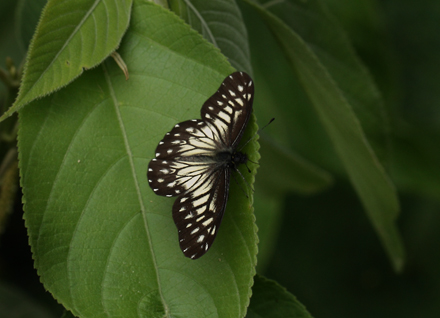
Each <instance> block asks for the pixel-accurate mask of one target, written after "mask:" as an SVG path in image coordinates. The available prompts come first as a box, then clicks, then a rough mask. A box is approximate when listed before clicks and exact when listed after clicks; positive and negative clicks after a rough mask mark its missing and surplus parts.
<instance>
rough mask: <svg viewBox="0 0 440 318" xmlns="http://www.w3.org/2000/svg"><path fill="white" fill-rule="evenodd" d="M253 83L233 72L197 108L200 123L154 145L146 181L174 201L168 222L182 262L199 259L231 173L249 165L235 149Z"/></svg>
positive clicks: (249, 106)
mask: <svg viewBox="0 0 440 318" xmlns="http://www.w3.org/2000/svg"><path fill="white" fill-rule="evenodd" d="M253 95H254V87H253V82H252V79H251V78H250V77H249V75H247V74H246V73H243V72H236V73H233V74H231V75H229V76H228V77H226V79H225V80H224V81H223V83H222V84H221V86H220V88H219V89H218V91H217V92H216V93H214V95H212V96H211V97H210V98H209V99H208V100H207V101H206V102H205V103H204V104H203V106H202V109H201V117H202V119H193V120H188V121H184V122H181V123H178V124H176V125H175V126H174V127H173V128H172V129H171V131H170V132H168V133H166V135H165V137H164V138H163V139H162V140H161V141H160V142H159V145H158V146H157V148H156V152H155V153H156V157H155V158H154V159H152V160H151V161H150V164H149V166H148V172H147V177H148V181H149V185H150V187H151V188H152V189H153V191H154V192H155V193H156V194H157V195H162V196H167V197H174V196H177V197H178V198H177V199H176V201H175V202H174V205H173V219H174V222H175V224H176V226H177V229H178V235H179V244H180V248H181V250H182V252H183V253H184V255H185V256H187V257H190V258H192V259H196V258H199V257H200V256H202V255H204V254H205V253H206V252H207V251H208V249H209V248H210V247H211V245H212V242H213V241H214V239H215V237H216V235H217V231H218V228H219V226H220V223H221V220H222V218H223V214H224V211H225V209H226V203H227V200H228V195H229V181H230V174H231V171H234V170H237V167H238V166H239V165H240V164H244V163H246V162H247V161H248V157H247V155H246V154H245V153H242V152H241V151H239V150H238V149H237V148H238V144H239V142H240V140H241V137H242V135H243V133H244V130H245V128H246V126H247V123H248V120H249V118H250V115H251V113H252V101H253Z"/></svg>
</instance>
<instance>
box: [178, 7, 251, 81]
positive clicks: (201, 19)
mask: <svg viewBox="0 0 440 318" xmlns="http://www.w3.org/2000/svg"><path fill="white" fill-rule="evenodd" d="M170 3H171V8H172V9H173V11H175V12H176V13H177V14H179V16H180V17H181V18H182V19H184V20H185V21H186V22H187V23H188V24H189V25H191V27H192V28H193V29H194V30H197V31H199V33H200V34H202V35H203V37H204V38H205V39H206V40H208V41H209V42H211V43H213V44H214V45H215V46H217V47H218V48H219V49H220V50H221V51H222V53H223V54H224V55H226V57H227V58H228V59H229V62H230V63H231V65H232V66H233V67H234V68H236V69H237V70H239V71H246V72H248V73H249V74H251V75H252V72H251V71H252V67H251V64H250V53H249V44H248V39H247V32H246V27H245V25H244V23H243V19H242V17H241V13H240V10H239V8H238V6H237V4H236V2H235V0H210V1H206V0H172V1H170Z"/></svg>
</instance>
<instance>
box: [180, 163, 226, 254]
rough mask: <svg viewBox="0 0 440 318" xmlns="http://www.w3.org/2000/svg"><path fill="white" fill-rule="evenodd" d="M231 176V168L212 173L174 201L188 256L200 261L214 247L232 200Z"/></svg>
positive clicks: (182, 248) (182, 240) (181, 243)
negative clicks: (229, 196)
mask: <svg viewBox="0 0 440 318" xmlns="http://www.w3.org/2000/svg"><path fill="white" fill-rule="evenodd" d="M229 174H230V172H229V170H228V169H217V170H215V171H212V172H211V173H210V174H208V175H207V176H206V177H205V178H203V180H202V182H201V185H200V186H198V187H194V190H193V191H190V192H188V193H185V194H184V195H181V196H179V197H178V198H177V199H176V201H175V202H174V205H173V219H174V223H175V224H176V226H177V229H178V234H179V244H180V248H181V250H182V252H183V253H184V254H185V256H187V257H190V258H192V259H197V258H199V257H200V256H202V255H204V254H205V253H206V251H208V249H209V248H210V247H211V245H212V242H213V241H214V239H215V237H216V235H217V231H218V228H219V226H220V223H221V221H222V218H223V214H224V212H225V208H226V202H227V201H228V193H229Z"/></svg>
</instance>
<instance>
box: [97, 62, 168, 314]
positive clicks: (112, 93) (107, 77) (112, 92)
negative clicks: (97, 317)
mask: <svg viewBox="0 0 440 318" xmlns="http://www.w3.org/2000/svg"><path fill="white" fill-rule="evenodd" d="M102 67H103V69H104V76H105V81H106V83H107V86H108V90H109V93H110V97H111V99H112V101H113V106H114V109H115V114H116V117H117V119H118V123H119V128H120V130H121V135H122V138H123V140H124V144H125V150H126V152H127V157H128V162H129V164H130V169H131V173H132V177H133V181H134V186H135V189H136V194H137V197H138V201H139V206H140V208H141V213H142V218H143V220H144V228H145V232H146V235H147V239H148V243H149V244H148V247H149V248H150V253H151V259H152V261H153V267H154V271H155V273H156V280H157V288H158V292H159V295H160V298H161V301H162V304H163V306H164V310H165V315H166V317H170V315H169V309H168V306H167V303H166V301H165V299H164V297H163V294H162V286H161V280H160V275H159V271H158V265H157V261H156V255H155V253H154V250H153V243H152V239H151V234H150V229H149V227H148V221H147V218H146V209H145V206H144V203H143V201H142V193H141V190H140V186H139V182H138V179H137V174H136V169H135V166H134V162H133V153H132V151H131V148H130V144H129V142H128V137H127V131H126V129H125V125H124V121H123V119H122V115H121V112H120V109H119V103H118V101H117V98H116V94H115V90H114V89H113V85H112V82H111V79H110V75H109V73H108V70H107V68H106V67H105V64H103V65H102Z"/></svg>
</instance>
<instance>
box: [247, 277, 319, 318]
mask: <svg viewBox="0 0 440 318" xmlns="http://www.w3.org/2000/svg"><path fill="white" fill-rule="evenodd" d="M252 291H253V294H254V296H253V297H252V300H251V303H250V305H249V312H248V314H247V315H246V318H260V317H268V318H269V317H270V318H286V317H289V318H312V316H311V315H310V313H309V312H308V311H307V309H306V308H305V307H304V305H303V304H301V303H300V302H299V301H298V300H297V299H296V298H295V296H293V295H292V294H291V293H289V292H288V291H287V290H286V289H285V288H283V287H281V286H280V285H278V284H277V283H276V282H275V281H273V280H269V279H267V278H265V277H264V276H261V275H256V276H255V285H254V287H253V288H252Z"/></svg>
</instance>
